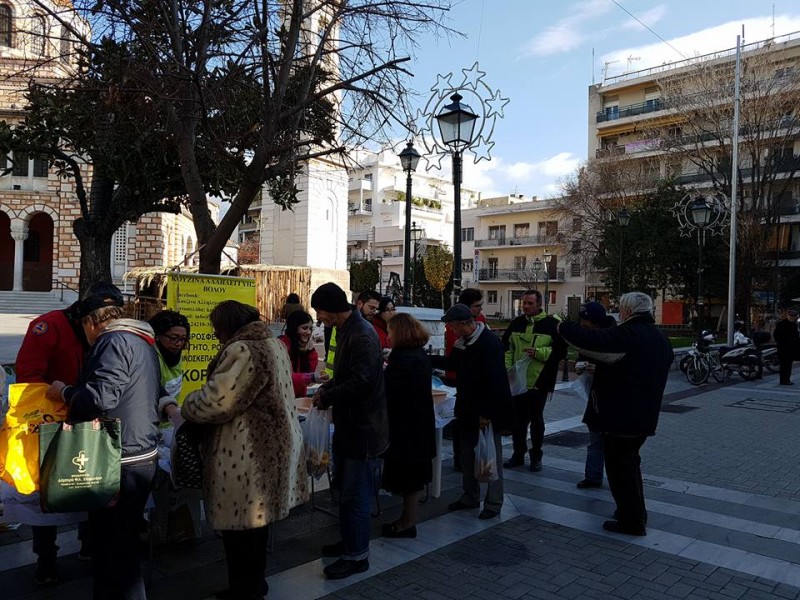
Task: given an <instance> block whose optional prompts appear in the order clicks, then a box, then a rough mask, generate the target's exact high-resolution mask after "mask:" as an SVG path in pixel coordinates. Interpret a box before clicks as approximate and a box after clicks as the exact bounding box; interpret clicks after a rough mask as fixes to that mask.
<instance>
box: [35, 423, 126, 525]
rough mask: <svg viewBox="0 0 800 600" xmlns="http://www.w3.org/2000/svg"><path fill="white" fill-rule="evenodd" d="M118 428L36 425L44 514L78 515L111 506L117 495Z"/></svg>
mask: <svg viewBox="0 0 800 600" xmlns="http://www.w3.org/2000/svg"><path fill="white" fill-rule="evenodd" d="M121 429H122V428H121V425H120V421H119V419H95V420H94V421H87V422H85V423H72V424H70V423H43V424H42V425H41V427H40V428H39V461H40V466H39V488H40V498H41V504H42V511H43V512H81V511H87V510H97V509H101V508H107V507H109V506H113V505H114V503H115V502H116V500H117V495H118V494H119V481H120V459H121V457H122V450H121V447H120V433H121Z"/></svg>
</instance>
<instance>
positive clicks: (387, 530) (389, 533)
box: [381, 521, 417, 539]
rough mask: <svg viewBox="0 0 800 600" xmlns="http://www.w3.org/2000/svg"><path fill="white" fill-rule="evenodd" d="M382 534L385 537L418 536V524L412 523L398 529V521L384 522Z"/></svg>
mask: <svg viewBox="0 0 800 600" xmlns="http://www.w3.org/2000/svg"><path fill="white" fill-rule="evenodd" d="M381 535H382V536H383V537H385V538H411V539H413V538H415V537H417V526H416V525H412V526H411V527H406V528H405V529H398V527H397V521H395V522H394V523H384V524H383V526H382V527H381Z"/></svg>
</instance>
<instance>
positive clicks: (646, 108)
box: [596, 98, 667, 123]
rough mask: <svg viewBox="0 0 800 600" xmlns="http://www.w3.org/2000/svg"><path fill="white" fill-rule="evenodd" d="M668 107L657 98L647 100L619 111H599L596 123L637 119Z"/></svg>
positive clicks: (623, 107)
mask: <svg viewBox="0 0 800 600" xmlns="http://www.w3.org/2000/svg"><path fill="white" fill-rule="evenodd" d="M666 107H667V106H666V103H665V102H664V101H663V100H662V99H661V98H656V99H655V100H647V101H645V102H639V103H638V104H629V105H627V106H622V107H620V109H619V110H613V111H605V110H599V111H597V120H596V122H597V123H605V122H606V121H616V120H617V119H624V118H625V117H635V116H637V115H644V114H646V113H651V112H656V111H657V110H663V109H665V108H666Z"/></svg>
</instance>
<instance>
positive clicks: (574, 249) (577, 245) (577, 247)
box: [570, 240, 581, 254]
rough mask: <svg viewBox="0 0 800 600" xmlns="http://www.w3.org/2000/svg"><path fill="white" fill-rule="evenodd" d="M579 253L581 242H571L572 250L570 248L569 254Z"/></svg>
mask: <svg viewBox="0 0 800 600" xmlns="http://www.w3.org/2000/svg"><path fill="white" fill-rule="evenodd" d="M580 251H581V241H580V240H572V248H570V252H572V253H574V254H578V253H579V252H580Z"/></svg>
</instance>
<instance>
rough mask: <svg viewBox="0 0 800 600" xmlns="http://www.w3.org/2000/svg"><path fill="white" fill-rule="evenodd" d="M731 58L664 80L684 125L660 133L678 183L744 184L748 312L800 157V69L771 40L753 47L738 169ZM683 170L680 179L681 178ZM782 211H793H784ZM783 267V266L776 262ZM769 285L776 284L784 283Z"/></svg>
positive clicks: (745, 70)
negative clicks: (798, 150)
mask: <svg viewBox="0 0 800 600" xmlns="http://www.w3.org/2000/svg"><path fill="white" fill-rule="evenodd" d="M734 69H735V63H734V61H733V59H732V56H730V55H728V56H725V57H722V58H716V59H714V60H698V62H696V63H695V64H691V65H689V66H688V67H685V68H682V69H680V70H678V71H676V72H672V73H670V74H668V75H666V76H665V77H663V78H662V79H661V80H659V82H658V83H659V87H660V89H661V95H662V101H663V103H664V105H665V106H666V107H667V108H668V109H670V110H674V113H675V115H676V117H677V122H673V123H672V124H670V125H663V126H660V127H657V128H654V130H653V134H654V137H657V138H659V139H660V141H661V145H662V148H663V149H664V150H666V151H667V153H668V160H669V161H670V166H671V170H673V171H674V174H675V175H676V176H679V181H681V182H685V183H690V184H692V185H696V186H698V187H706V186H707V187H711V188H713V189H714V190H718V191H721V192H723V193H724V194H726V195H727V196H728V197H730V194H731V184H732V177H736V178H737V180H738V189H739V194H738V198H737V199H736V201H737V208H738V213H739V222H738V242H737V246H738V252H737V268H736V272H737V282H736V283H737V285H736V289H737V306H738V307H739V309H740V310H741V312H742V314H748V312H749V307H750V303H751V299H752V295H753V289H754V284H757V283H758V282H756V281H755V280H756V278H757V277H758V276H759V275H760V274H761V273H763V271H764V267H765V266H766V263H765V255H766V250H767V247H768V243H769V236H768V234H767V233H766V232H767V231H769V230H770V229H772V228H774V227H775V226H776V225H777V224H778V223H779V222H780V215H781V210H782V206H781V204H782V203H783V204H788V202H787V199H790V197H791V189H792V186H793V185H794V182H795V176H796V173H797V170H798V167H799V166H800V160H798V157H797V156H796V154H795V139H797V137H798V136H800V111H798V110H797V101H798V90H800V69H797V67H796V58H794V57H791V56H787V55H786V54H785V53H784V52H783V51H782V49H781V45H780V44H775V43H773V42H772V41H768V42H766V43H758V44H751V45H750V46H748V47H746V51H745V52H744V53H743V55H742V79H741V104H740V117H739V119H740V124H739V165H738V169H737V170H736V172H735V173H733V172H732V168H731V167H732V161H731V155H732V131H733V108H734V101H733V100H734ZM681 172H682V173H683V175H682V176H680V173H681ZM783 208H786V206H784V207H783ZM772 264H773V265H774V266H775V267H776V269H775V271H774V273H777V261H775V260H772ZM761 284H762V285H764V284H767V285H770V284H772V285H775V286H776V289H777V281H773V282H770V283H767V282H766V281H762V282H761Z"/></svg>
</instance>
